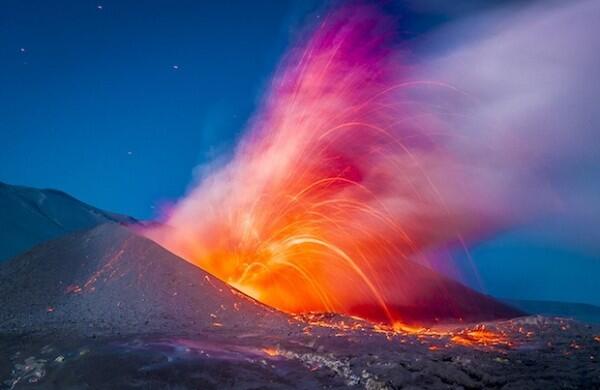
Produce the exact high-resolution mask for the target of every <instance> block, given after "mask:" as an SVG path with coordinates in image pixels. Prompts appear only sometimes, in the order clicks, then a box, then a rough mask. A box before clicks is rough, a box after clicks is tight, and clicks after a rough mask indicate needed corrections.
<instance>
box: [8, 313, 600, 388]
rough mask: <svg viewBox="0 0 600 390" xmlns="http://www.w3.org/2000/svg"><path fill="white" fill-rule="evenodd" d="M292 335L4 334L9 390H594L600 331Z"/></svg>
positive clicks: (498, 326)
mask: <svg viewBox="0 0 600 390" xmlns="http://www.w3.org/2000/svg"><path fill="white" fill-rule="evenodd" d="M304 321H307V322H304ZM301 322H302V323H303V324H304V326H302V327H300V328H296V327H293V329H294V330H287V331H282V332H272V331H270V332H265V331H264V330H263V329H260V328H257V329H253V330H248V331H247V332H239V331H232V330H223V329H215V330H214V331H204V332H201V333H198V334H196V335H193V336H192V335H190V334H186V335H184V336H181V337H178V336H177V335H164V334H163V335H160V334H158V335H129V336H121V337H117V336H107V335H104V336H87V337H78V336H73V335H69V334H60V333H55V332H53V333H49V334H44V333H43V332H42V333H34V334H22V335H18V336H17V335H4V336H2V337H0V350H1V351H3V353H2V355H1V356H0V377H1V378H2V385H1V386H2V388H4V389H20V388H23V389H26V388H36V389H39V388H42V389H85V388H89V389H97V388H106V389H109V388H110V389H119V388H141V389H162V388H165V389H223V388H235V389H265V388H273V389H277V388H301V389H313V388H357V389H360V388H364V389H480V388H486V389H559V388H560V389H595V388H600V364H599V363H598V360H599V359H600V328H599V327H597V326H596V327H594V326H590V325H585V324H582V323H578V322H575V321H572V320H566V319H560V318H545V317H523V318H518V319H514V320H509V321H502V322H496V323H487V324H480V325H475V326H470V327H461V328H455V329H445V330H440V329H438V330H435V331H434V330H421V331H414V330H397V331H391V330H386V329H381V328H379V329H378V328H374V327H372V326H369V325H368V324H366V323H363V322H360V321H356V320H352V319H347V318H346V319H344V318H342V317H336V316H311V317H310V318H304V319H303V321H301Z"/></svg>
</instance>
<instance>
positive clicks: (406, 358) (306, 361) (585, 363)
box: [0, 223, 600, 389]
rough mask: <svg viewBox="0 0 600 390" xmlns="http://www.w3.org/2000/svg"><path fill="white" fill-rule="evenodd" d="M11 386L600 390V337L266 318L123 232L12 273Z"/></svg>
mask: <svg viewBox="0 0 600 390" xmlns="http://www.w3.org/2000/svg"><path fill="white" fill-rule="evenodd" d="M0 297H2V298H1V299H2V311H0V388H1V389H26V388H36V389H40V388H41V389H85V388H89V389H120V388H142V389H162V388H167V389H213V388H214V389H223V388H236V389H258V388H261V389H263V388H305V389H312V388H365V389H400V388H413V389H417V388H419V389H420V388H432V389H446V388H452V389H459V388H466V389H477V388H497V389H511V388H524V389H536V388H539V389H548V388H592V389H593V388H600V365H599V364H598V360H599V359H600V327H598V326H595V325H586V324H583V323H579V322H576V321H574V320H567V319H561V318H549V317H540V316H526V317H520V318H516V319H512V320H504V321H494V322H488V323H480V324H462V325H456V326H450V325H446V326H445V327H444V328H442V327H439V326H438V327H436V328H433V329H415V328H396V329H393V328H389V327H385V326H376V325H373V324H371V323H368V322H365V321H362V320H358V319H355V318H348V317H343V316H338V315H330V314H311V315H304V316H296V317H294V316H289V315H286V314H284V313H281V312H278V311H276V310H273V309H271V308H269V307H266V306H264V305H262V304H260V303H258V302H256V301H254V300H252V299H251V298H249V297H247V296H245V295H244V294H242V293H240V292H239V291H237V290H235V289H233V288H231V287H230V286H228V285H226V284H224V283H222V282H220V281H219V280H218V279H216V278H214V277H212V276H210V275H209V274H207V273H206V272H204V271H202V270H201V269H199V268H197V267H195V266H193V265H191V264H189V263H187V262H186V261H184V260H182V259H180V258H178V257H177V256H174V255H173V254H172V253H170V252H168V251H166V250H165V249H163V248H162V247H160V246H159V245H157V244H155V243H154V242H152V241H150V240H147V239H145V238H142V237H139V236H137V235H136V234H134V233H132V232H131V231H130V230H129V229H127V228H124V227H122V226H120V225H118V224H114V223H109V224H105V225H100V226H98V227H96V228H93V229H92V230H89V231H84V232H76V233H73V234H71V235H67V236H64V237H61V238H58V239H56V240H53V241H48V242H45V243H42V244H39V245H37V246H36V247H34V248H32V249H31V250H30V251H29V252H26V253H24V254H22V255H20V256H18V257H16V258H13V259H12V260H10V261H9V262H6V263H4V264H2V265H0Z"/></svg>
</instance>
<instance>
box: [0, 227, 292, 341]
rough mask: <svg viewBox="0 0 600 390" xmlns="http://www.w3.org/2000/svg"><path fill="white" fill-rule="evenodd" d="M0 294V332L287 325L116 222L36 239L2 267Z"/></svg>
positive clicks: (184, 330)
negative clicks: (45, 239) (35, 243)
mask: <svg viewBox="0 0 600 390" xmlns="http://www.w3.org/2000/svg"><path fill="white" fill-rule="evenodd" d="M0 297H2V311H0V331H3V332H12V333H14V332H19V333H24V332H30V331H45V332H47V331H49V330H57V331H75V332H77V333H80V334H87V335H92V334H94V335H95V334H127V333H136V334H144V333H162V332H167V331H168V332H169V333H171V334H190V333H192V334H193V333H196V332H198V331H201V330H207V329H219V328H238V327H241V328H242V329H241V330H240V332H243V331H244V330H246V329H253V330H254V331H256V330H259V329H262V328H278V329H283V328H285V326H286V325H287V324H288V317H287V316H286V315H284V314H282V313H279V312H277V311H274V310H272V309H270V308H267V307H265V306H264V305H261V304H259V303H257V302H256V301H254V300H252V299H251V298H249V297H247V296H245V295H243V294H242V293H240V292H238V291H236V290H234V289H232V288H231V287H229V286H227V285H226V284H224V283H222V282H221V281H219V280H218V279H216V278H214V277H212V276H210V275H208V274H207V273H206V272H204V271H202V270H201V269H199V268H197V267H196V266H193V265H191V264H190V263H188V262H186V261H184V260H182V259H180V258H178V257H177V256H175V255H173V254H171V253H170V252H168V251H166V250H165V249H163V248H162V247H160V246H159V245H157V244H155V243H154V242H152V241H150V240H148V239H145V238H142V237H140V236H137V235H136V234H135V233H133V232H131V231H130V230H128V229H127V228H125V227H122V226H119V225H116V224H105V225H101V226H99V227H97V228H94V229H92V230H90V231H86V232H82V233H74V234H71V235H68V236H66V237H63V238H60V239H57V240H54V241H50V242H46V243H44V244H40V245H38V246H37V247H35V248H33V249H32V250H31V251H29V252H27V253H25V254H23V255H21V256H18V257H16V258H13V259H12V260H10V261H9V262H6V263H4V264H2V265H0ZM247 325H251V326H247Z"/></svg>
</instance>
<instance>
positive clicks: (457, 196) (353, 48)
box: [145, 6, 501, 322]
mask: <svg viewBox="0 0 600 390" xmlns="http://www.w3.org/2000/svg"><path fill="white" fill-rule="evenodd" d="M318 20H319V22H318V24H317V25H315V26H314V28H313V29H312V30H311V31H310V32H309V33H308V34H306V35H305V36H304V39H301V41H302V42H304V43H303V44H301V45H298V46H296V47H294V48H292V49H291V50H290V51H289V53H288V54H287V55H286V56H285V58H284V60H283V61H282V63H281V65H280V67H279V68H278V71H277V72H276V73H275V76H274V78H273V80H272V82H271V84H270V89H269V91H268V93H267V94H266V97H265V99H264V101H263V102H262V105H261V107H260V110H259V112H258V113H257V114H256V115H255V116H254V118H253V119H252V121H251V122H250V124H249V129H248V131H247V133H246V135H245V136H244V137H243V138H242V140H241V141H240V144H239V145H238V147H237V149H236V151H235V154H234V156H233V157H232V159H231V161H230V162H229V163H227V164H226V165H224V166H221V167H219V168H217V169H214V170H213V172H212V173H210V174H208V175H206V176H205V177H204V178H203V179H202V180H201V182H200V183H199V184H198V185H197V186H196V187H195V188H194V189H193V190H192V191H191V192H190V193H189V194H188V195H187V196H186V197H185V198H184V199H182V200H181V201H180V202H178V203H177V204H176V205H174V207H173V208H172V210H170V211H169V213H168V215H166V216H165V217H164V224H163V225H161V226H158V227H153V228H149V229H148V230H147V231H146V232H145V234H146V235H147V236H148V237H150V238H152V239H154V240H155V241H157V242H159V243H160V244H162V245H163V246H165V247H166V248H168V249H169V250H171V251H173V252H174V253H177V254H178V255H180V256H182V257H183V258H185V259H187V260H188V261H190V262H192V263H193V264H196V265H198V266H199V267H201V268H203V269H204V270H207V271H208V272H210V273H212V274H214V275H215V276H217V277H219V278H220V279H222V280H224V281H226V282H227V283H229V284H230V285H232V286H234V287H236V288H237V289H239V290H241V291H242V292H244V293H246V294H248V295H250V296H251V297H253V298H255V299H257V300H258V301H260V302H263V303H265V304H267V305H270V306H272V307H275V308H278V309H280V310H282V311H285V312H289V313H303V312H316V311H318V312H336V313H344V314H350V315H356V316H360V317H364V318H373V319H380V320H384V321H388V322H397V321H404V322H406V321H409V320H410V315H409V314H407V312H406V311H403V310H402V309H401V307H405V306H407V305H409V304H410V305H412V306H419V305H421V306H423V307H425V306H427V305H428V301H427V298H425V297H428V296H431V291H434V290H435V291H436V292H435V294H437V295H435V294H434V295H435V296H437V297H438V298H435V299H436V300H437V304H438V305H440V306H442V305H446V306H447V305H448V304H449V302H450V301H451V300H452V299H454V298H449V296H451V295H452V294H455V295H460V294H461V291H463V290H462V289H464V291H467V290H468V289H467V288H465V287H462V286H461V285H458V283H455V282H450V281H448V280H447V279H446V278H444V277H442V276H440V275H438V274H436V273H434V272H433V271H430V270H429V269H428V268H427V267H424V266H423V265H422V264H421V265H420V264H417V261H418V262H422V261H423V259H424V258H425V253H427V252H429V251H430V250H431V249H433V248H439V247H443V246H446V245H450V244H452V243H457V242H463V241H464V240H470V239H473V238H476V237H477V236H479V235H481V234H482V232H485V231H486V230H487V229H489V228H490V227H491V226H492V225H493V224H495V223H497V222H498V215H495V214H493V213H496V212H498V210H499V209H501V207H500V205H499V203H500V202H495V196H494V191H493V189H490V188H488V187H487V186H485V185H484V184H483V183H481V181H479V180H475V179H474V178H475V177H477V175H476V173H475V172H476V170H477V169H479V167H473V166H469V165H468V164H466V163H465V161H464V160H463V159H461V158H460V156H457V153H456V152H455V151H454V150H452V148H450V147H448V145H447V142H446V141H447V140H448V139H452V138H453V137H455V136H456V135H454V134H453V131H452V129H450V128H448V126H447V125H446V124H445V121H444V120H443V118H444V117H445V116H447V115H452V109H451V107H452V105H451V104H445V103H444V101H445V100H446V99H447V100H449V101H450V100H451V101H453V102H455V101H457V100H459V101H461V102H462V103H465V104H470V103H469V102H470V101H471V98H470V97H469V96H466V95H465V94H463V93H462V92H461V91H459V90H457V89H456V88H454V87H452V86H450V85H446V84H444V83H441V82H436V81H430V80H412V79H410V76H409V75H410V71H409V67H408V66H405V65H403V57H404V55H403V51H402V50H400V49H398V48H397V47H395V45H396V42H395V38H396V37H395V34H394V21H393V20H391V19H390V18H388V17H387V16H386V15H383V14H382V13H380V12H379V11H378V10H377V9H375V8H372V7H370V6H349V7H343V8H341V9H337V10H335V11H333V12H330V13H329V14H328V15H327V16H326V17H323V18H320V19H318ZM433 91H435V93H436V94H437V96H439V97H442V98H440V99H438V100H437V101H435V102H424V101H423V99H422V94H423V93H424V92H425V93H426V94H428V95H429V94H431V92H433ZM492 203H494V204H495V207H489V205H490V204H492ZM491 210H493V212H492V211H491ZM498 214H499V213H498ZM468 291H469V293H467V294H466V295H467V296H466V297H463V298H462V299H463V301H464V300H471V301H472V302H475V300H476V298H474V297H478V296H479V295H478V294H477V293H475V292H471V290H468ZM469 294H471V295H469ZM440 297H442V298H440ZM481 297H483V296H481ZM482 299H483V298H482ZM463 303H464V302H463ZM423 310H428V309H427V307H425V309H423ZM434 311H435V310H434ZM455 314H456V316H455V317H457V318H458V317H461V313H460V310H458V311H457V312H456V313H455ZM436 315H437V314H435V313H431V316H432V317H433V316H436Z"/></svg>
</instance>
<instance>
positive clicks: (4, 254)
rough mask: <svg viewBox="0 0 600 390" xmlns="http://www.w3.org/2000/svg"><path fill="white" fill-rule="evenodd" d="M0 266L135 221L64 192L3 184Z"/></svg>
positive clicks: (1, 188) (0, 207) (0, 188)
mask: <svg viewBox="0 0 600 390" xmlns="http://www.w3.org/2000/svg"><path fill="white" fill-rule="evenodd" d="M0 210H2V213H1V214H0V232H2V233H1V234H0V262H1V261H3V260H6V259H8V258H10V257H13V256H16V255H17V254H19V253H22V252H24V251H26V250H27V249H29V248H31V247H32V246H33V245H36V244H39V243H40V242H43V241H46V240H50V239H53V238H56V237H59V236H62V235H64V234H67V233H70V232H74V231H77V230H84V229H90V228H92V227H94V226H97V225H99V224H103V223H106V222H116V223H125V224H127V223H134V222H135V220H134V219H133V218H130V217H126V216H123V215H119V214H113V213H109V212H106V211H103V210H100V209H97V208H95V207H92V206H90V205H88V204H85V203H83V202H80V201H79V200H77V199H75V198H73V197H72V196H70V195H67V194H65V193H64V192H61V191H57V190H40V189H35V188H30V187H21V186H11V185H8V184H4V183H2V182H0Z"/></svg>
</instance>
